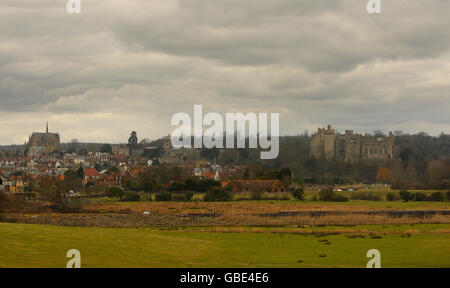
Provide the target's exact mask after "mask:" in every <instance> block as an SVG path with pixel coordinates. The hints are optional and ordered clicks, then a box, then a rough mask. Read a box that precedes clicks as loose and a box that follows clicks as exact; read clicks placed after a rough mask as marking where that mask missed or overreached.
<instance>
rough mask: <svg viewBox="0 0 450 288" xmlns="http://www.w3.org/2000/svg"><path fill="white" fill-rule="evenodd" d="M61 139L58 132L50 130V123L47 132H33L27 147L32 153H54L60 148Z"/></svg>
mask: <svg viewBox="0 0 450 288" xmlns="http://www.w3.org/2000/svg"><path fill="white" fill-rule="evenodd" d="M60 145H61V143H60V139H59V134H58V133H50V132H48V123H47V127H46V131H45V133H42V132H33V134H32V135H31V136H30V138H29V140H28V142H27V143H26V144H25V148H28V151H29V154H30V155H36V154H43V153H46V154H48V153H52V152H53V151H55V150H60Z"/></svg>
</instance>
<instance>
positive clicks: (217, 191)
mask: <svg viewBox="0 0 450 288" xmlns="http://www.w3.org/2000/svg"><path fill="white" fill-rule="evenodd" d="M232 198H233V195H232V194H231V192H230V191H229V190H227V189H223V188H220V187H213V188H212V189H211V190H209V191H208V192H206V194H205V196H204V197H203V201H205V202H220V201H229V200H231V199H232Z"/></svg>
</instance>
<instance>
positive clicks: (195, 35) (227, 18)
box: [0, 0, 450, 144]
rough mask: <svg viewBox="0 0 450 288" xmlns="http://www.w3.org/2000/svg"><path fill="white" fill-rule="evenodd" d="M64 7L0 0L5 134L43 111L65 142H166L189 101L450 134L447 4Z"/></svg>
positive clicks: (292, 118) (345, 0)
mask: <svg viewBox="0 0 450 288" xmlns="http://www.w3.org/2000/svg"><path fill="white" fill-rule="evenodd" d="M64 2H65V1H61V0H34V1H31V0H29V1H28V0H4V1H2V3H1V4H0V27H2V28H1V30H0V37H1V39H2V41H1V42H0V101H1V102H0V103H1V105H0V113H2V115H3V116H2V119H3V118H4V119H3V124H2V125H0V127H1V131H0V143H4V144H6V143H9V142H11V141H15V142H18V143H20V141H22V140H23V139H24V137H25V138H26V135H28V133H29V132H30V130H33V129H37V128H38V127H40V126H42V125H40V124H39V123H36V122H45V120H46V119H49V120H50V121H51V122H52V123H54V124H53V125H54V126H55V128H57V129H59V130H60V133H61V134H62V137H63V140H66V141H68V140H70V139H71V138H80V140H81V141H104V140H103V139H106V140H107V141H113V142H120V141H124V140H123V139H126V135H127V133H128V132H129V131H127V130H130V129H136V130H138V131H139V133H140V135H142V134H143V135H142V136H145V137H149V138H154V137H160V136H162V135H165V134H167V132H168V130H169V128H170V126H169V123H170V117H171V115H172V114H173V113H176V112H182V111H186V112H189V113H191V110H192V107H193V105H194V104H203V105H204V107H205V110H208V111H214V112H220V113H225V112H228V111H235V112H237V111H242V112H249V111H253V112H259V111H267V112H280V113H281V115H280V116H281V127H280V128H281V132H282V134H283V133H284V134H298V133H301V132H302V131H303V130H304V129H309V130H312V129H314V128H315V127H316V126H318V125H325V124H327V123H332V124H335V125H336V127H338V128H340V127H344V128H345V127H348V128H355V129H360V130H367V131H373V130H374V129H377V128H383V129H385V128H386V129H388V128H389V127H393V129H392V130H394V128H395V129H404V130H406V131H409V132H418V129H426V130H427V132H429V133H432V134H438V133H439V132H441V131H444V132H447V133H448V132H449V131H450V118H449V117H450V116H449V115H448V111H449V110H450V106H449V105H450V104H448V103H450V94H449V93H448V91H450V90H449V88H450V80H449V79H450V66H449V63H450V61H449V60H450V51H449V47H450V37H449V36H450V35H449V33H450V30H449V29H448V27H449V26H450V25H449V24H450V20H449V19H448V17H447V16H448V11H449V9H450V2H448V1H440V0H431V1H426V2H425V1H419V0H409V1H395V0H383V1H382V2H383V12H382V14H381V15H377V16H374V15H368V14H367V13H366V12H365V1H360V0H338V1H329V0H320V1H298V0H279V1H269V0H249V1H237V0H178V1H177V0H167V1H156V0H155V1H144V0H130V1H120V0H111V1H102V0H90V1H83V0H82V5H83V6H82V14H81V15H68V14H67V13H66V12H65V3H64ZM55 122H56V123H55ZM30 123H36V124H30ZM412 123H413V124H412ZM33 125H37V126H33ZM39 125H40V126H39ZM34 127H36V128H34ZM77 127H78V128H77ZM102 129H103V131H102ZM118 131H120V132H118ZM11 135H14V136H11ZM77 135H78V136H77ZM83 137H84V138H83ZM25 140H26V139H25Z"/></svg>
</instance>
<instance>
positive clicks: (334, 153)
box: [311, 125, 398, 162]
mask: <svg viewBox="0 0 450 288" xmlns="http://www.w3.org/2000/svg"><path fill="white" fill-rule="evenodd" d="M397 150H398V149H397V146H396V145H395V142H394V135H393V133H392V132H389V136H373V135H370V134H367V133H366V134H365V135H361V134H357V133H354V131H353V130H346V131H345V134H343V135H337V134H336V132H335V130H334V129H332V128H331V125H328V128H327V129H325V128H319V129H318V130H317V134H314V135H312V136H311V153H312V155H313V156H314V157H315V158H325V159H332V158H336V159H340V160H344V161H346V162H354V161H358V160H361V159H368V160H390V159H395V158H397Z"/></svg>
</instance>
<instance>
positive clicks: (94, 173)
mask: <svg viewBox="0 0 450 288" xmlns="http://www.w3.org/2000/svg"><path fill="white" fill-rule="evenodd" d="M84 176H86V177H98V176H100V173H98V172H97V170H95V168H89V169H88V170H86V171H84Z"/></svg>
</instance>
